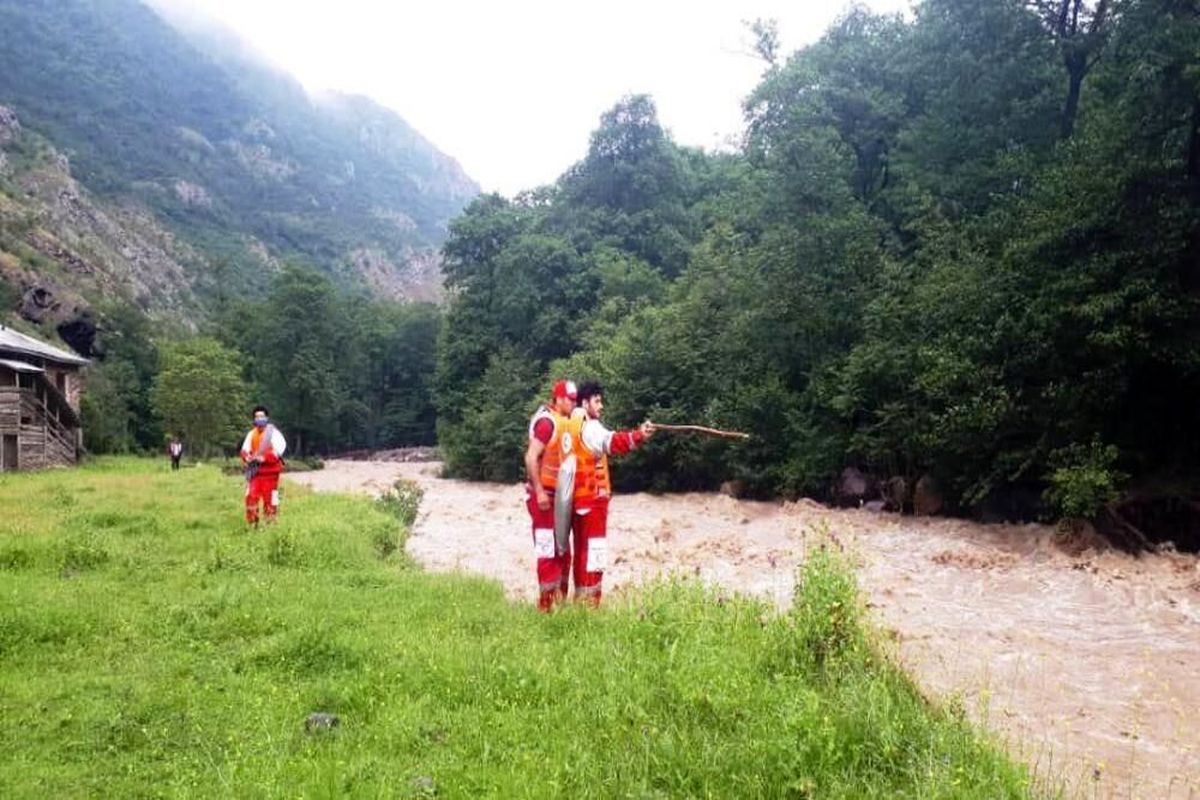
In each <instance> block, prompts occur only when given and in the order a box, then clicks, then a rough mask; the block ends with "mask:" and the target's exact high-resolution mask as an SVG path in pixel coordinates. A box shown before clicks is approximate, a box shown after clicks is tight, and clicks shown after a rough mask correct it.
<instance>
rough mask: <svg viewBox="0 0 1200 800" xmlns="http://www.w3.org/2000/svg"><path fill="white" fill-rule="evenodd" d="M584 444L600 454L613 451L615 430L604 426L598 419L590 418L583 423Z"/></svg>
mask: <svg viewBox="0 0 1200 800" xmlns="http://www.w3.org/2000/svg"><path fill="white" fill-rule="evenodd" d="M580 435H581V436H582V437H583V446H584V447H586V448H587V449H588V450H591V451H592V452H593V453H595V454H596V455H598V456H602V455H604V454H606V453H610V452H612V437H613V432H612V431H610V430H609V429H608V428H606V427H604V423H602V422H601V421H600V420H598V419H589V420H588V421H587V422H585V423H583V431H582V433H581V434H580Z"/></svg>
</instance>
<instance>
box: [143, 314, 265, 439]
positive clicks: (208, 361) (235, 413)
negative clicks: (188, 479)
mask: <svg viewBox="0 0 1200 800" xmlns="http://www.w3.org/2000/svg"><path fill="white" fill-rule="evenodd" d="M240 361H241V358H240V356H239V354H238V353H237V352H236V351H233V350H230V349H229V348H227V347H225V346H223V345H222V344H221V343H220V342H218V341H217V340H215V339H211V338H205V337H201V338H196V339H189V340H186V341H182V342H176V343H172V344H169V345H167V346H166V347H165V348H164V349H163V366H162V370H161V371H160V372H159V373H158V375H157V376H156V377H155V379H154V389H153V392H152V399H153V402H154V408H155V410H156V411H157V412H158V414H159V416H160V417H161V418H162V420H163V423H164V425H165V426H166V428H167V429H168V430H170V431H171V432H172V433H175V434H178V435H179V436H181V437H182V438H183V440H184V441H185V442H187V443H188V446H189V447H191V448H192V450H193V451H194V452H197V453H199V454H200V455H202V456H205V457H207V456H210V455H212V454H213V453H214V452H218V451H219V450H220V449H222V448H228V447H230V446H231V445H236V444H238V434H239V433H240V431H241V428H242V425H241V421H242V420H244V419H245V417H246V411H247V400H246V387H245V384H244V383H243V382H242V376H241V372H242V365H241V363H240Z"/></svg>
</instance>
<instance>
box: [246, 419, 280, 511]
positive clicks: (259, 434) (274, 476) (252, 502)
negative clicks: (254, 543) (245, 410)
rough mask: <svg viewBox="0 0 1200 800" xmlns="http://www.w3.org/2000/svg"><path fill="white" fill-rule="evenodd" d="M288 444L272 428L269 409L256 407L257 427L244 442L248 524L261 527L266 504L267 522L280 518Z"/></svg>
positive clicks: (255, 425) (247, 435)
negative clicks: (281, 478) (260, 510)
mask: <svg viewBox="0 0 1200 800" xmlns="http://www.w3.org/2000/svg"><path fill="white" fill-rule="evenodd" d="M286 449H287V441H286V440H284V438H283V434H282V433H280V432H279V429H278V428H276V427H275V426H274V425H272V424H271V420H270V417H269V416H268V413H267V407H266V406H255V407H254V427H253V428H251V429H250V432H249V433H247V434H246V439H245V441H243V442H242V464H244V465H245V467H246V522H247V523H249V524H250V525H253V526H254V527H256V528H257V527H258V505H259V501H261V502H262V505H263V511H264V512H265V514H266V517H267V522H274V521H275V518H276V516H277V515H278V514H279V474H280V473H281V472H283V453H284V451H285V450H286Z"/></svg>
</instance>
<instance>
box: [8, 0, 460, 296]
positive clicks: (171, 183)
mask: <svg viewBox="0 0 1200 800" xmlns="http://www.w3.org/2000/svg"><path fill="white" fill-rule="evenodd" d="M0 30H3V31H4V32H5V33H4V39H5V43H4V46H3V47H2V48H0V105H5V106H9V107H10V108H11V109H13V110H14V111H15V113H16V115H17V117H18V118H19V119H20V122H21V124H22V125H23V128H24V131H25V132H26V134H30V133H32V134H35V135H37V136H39V137H44V138H45V140H46V141H47V142H48V143H49V144H50V145H53V147H54V148H56V149H57V150H59V151H61V152H62V153H64V154H65V155H66V156H67V158H68V159H69V163H70V173H71V175H73V176H74V178H75V179H76V180H78V181H79V183H80V184H82V186H83V187H84V189H85V190H86V192H88V193H90V195H91V196H92V197H93V198H94V202H95V204H97V205H98V206H100V207H105V208H110V209H116V208H119V209H122V210H123V212H122V213H127V214H132V215H134V216H137V215H143V216H144V217H145V218H148V219H149V221H150V222H151V223H152V224H154V225H155V226H159V227H161V228H165V229H167V230H169V231H170V232H171V233H173V234H175V235H177V236H178V238H179V240H180V243H181V244H182V245H184V246H185V247H184V248H183V249H184V250H186V251H187V253H186V255H181V256H179V257H178V260H177V261H176V262H175V263H176V265H177V267H178V270H175V272H176V274H175V275H173V276H172V278H171V281H175V280H177V279H179V278H181V277H182V278H183V279H185V280H186V281H187V284H188V285H187V286H186V287H184V288H181V289H178V290H175V291H170V292H165V293H161V292H152V293H150V295H149V296H148V297H145V298H144V304H145V305H146V306H147V308H148V309H149V310H166V309H168V308H170V307H172V306H182V307H186V308H188V309H190V310H189V311H188V313H189V314H191V315H193V316H202V315H203V306H204V303H205V302H206V299H207V298H209V297H211V296H212V295H213V293H214V292H215V290H216V288H217V284H218V283H219V284H220V288H221V289H222V291H229V290H233V291H255V290H257V289H258V288H259V287H261V286H262V285H263V284H264V282H265V278H266V274H267V273H268V272H269V267H270V266H271V265H274V264H277V263H278V262H279V261H280V260H283V259H288V258H299V259H301V260H304V261H308V262H310V263H313V264H314V265H316V266H317V267H318V268H321V269H323V270H325V271H327V272H329V273H331V274H333V275H335V276H336V277H337V278H338V279H339V280H341V281H342V282H343V283H345V284H348V285H359V286H366V287H368V288H370V289H372V290H374V291H375V292H376V293H380V294H384V295H388V296H407V297H420V298H429V297H434V296H436V295H437V294H438V292H439V291H440V275H439V272H438V269H437V266H438V265H437V258H436V252H437V248H438V246H439V245H440V243H441V241H442V239H443V238H444V235H445V230H446V225H447V222H448V220H449V219H450V218H451V217H453V216H454V215H455V214H456V213H457V212H458V211H459V210H460V209H461V208H462V207H463V205H464V204H465V203H466V202H468V201H469V200H470V198H471V197H473V196H474V195H475V194H477V192H478V187H477V186H476V185H475V184H474V183H473V182H472V181H471V180H470V179H469V178H468V177H467V176H466V175H465V174H464V173H463V172H462V170H461V168H459V167H458V165H457V164H456V163H455V162H454V161H453V160H452V159H450V158H448V157H447V156H445V155H444V154H442V153H440V152H439V151H438V150H437V149H436V148H435V147H433V146H432V145H431V144H430V143H429V142H427V141H426V140H424V139H423V138H422V137H421V136H420V134H418V133H417V132H416V131H414V130H413V129H412V128H411V127H409V126H408V125H407V124H406V123H405V122H404V121H403V120H402V119H400V118H399V117H398V116H397V115H395V114H394V113H392V112H390V111H388V110H387V109H384V108H382V107H380V106H378V105H377V104H375V103H373V102H371V101H369V100H365V99H363V98H349V97H344V96H333V97H330V98H321V99H316V100H314V99H313V98H310V97H309V96H308V95H307V94H306V93H305V92H304V91H303V89H302V87H300V85H299V84H298V83H296V82H295V81H293V80H291V79H290V78H288V77H287V76H285V75H282V74H281V73H278V72H276V71H274V70H272V69H270V68H268V67H266V66H264V65H262V64H261V63H256V62H254V61H253V59H251V58H246V57H234V56H232V55H231V54H232V53H234V52H235V51H234V49H233V48H230V47H224V48H223V49H222V48H221V47H218V46H215V45H217V44H219V42H218V41H217V40H216V39H215V38H212V37H210V43H212V44H214V47H212V48H209V47H206V46H205V41H204V40H203V39H200V38H196V37H190V38H189V37H188V36H185V35H183V34H181V33H180V32H178V30H177V29H176V28H174V27H172V26H171V25H169V24H168V23H167V22H166V21H164V20H163V19H162V18H161V17H159V16H158V15H157V14H156V13H155V12H154V11H152V10H151V9H150V8H148V7H146V6H144V5H142V4H140V3H137V2H134V0H62V2H56V3H53V4H49V3H44V2H34V1H32V0H0ZM10 146H11V143H10ZM10 166H11V165H10ZM11 171H12V170H11V169H10V172H11ZM10 177H11V176H10ZM28 199H29V198H28V197H27V196H25V195H24V194H23V193H22V192H20V191H18V192H15V193H14V194H10V196H9V205H10V206H11V205H12V204H13V203H26V202H28ZM39 208H40V206H39ZM10 210H11V209H10ZM43 212H44V208H43V209H42V210H41V211H39V210H38V209H37V208H34V209H30V210H28V213H30V214H33V215H34V216H37V215H39V214H41V215H42V216H40V217H38V218H39V219H40V220H41V221H42V222H43V223H44V224H46V225H49V226H50V227H51V233H55V234H56V235H57V233H59V232H56V231H54V230H53V222H54V221H53V220H50V219H48V218H46V217H45V215H44V213H43ZM82 235H83V238H85V239H94V238H96V236H97V235H98V236H99V238H101V239H103V238H104V235H103V234H96V232H95V231H91V232H86V233H85V234H82ZM64 238H70V235H67V234H65V233H64ZM20 266H21V268H22V269H23V270H24V271H25V272H31V271H33V272H37V271H38V270H37V269H36V268H35V265H31V264H29V263H23V264H22V265H20ZM10 267H11V265H10ZM9 272H10V273H15V270H13V269H10V270H9ZM21 288H22V289H23V290H27V288H28V287H26V286H24V285H22V287H21ZM83 289H84V292H83V293H84V294H85V295H86V294H87V290H88V287H86V286H84V287H83Z"/></svg>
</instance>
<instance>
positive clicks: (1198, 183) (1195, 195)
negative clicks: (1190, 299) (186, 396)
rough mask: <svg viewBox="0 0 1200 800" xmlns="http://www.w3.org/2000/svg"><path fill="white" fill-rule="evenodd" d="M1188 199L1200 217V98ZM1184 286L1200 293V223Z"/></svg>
mask: <svg viewBox="0 0 1200 800" xmlns="http://www.w3.org/2000/svg"><path fill="white" fill-rule="evenodd" d="M1187 185H1188V198H1189V199H1190V200H1191V205H1192V217H1193V220H1195V218H1196V217H1198V216H1200V96H1196V97H1193V98H1192V131H1191V134H1190V135H1189V137H1188V156H1187ZM1182 278H1183V286H1184V288H1185V289H1187V290H1188V291H1190V292H1196V291H1200V222H1196V221H1193V222H1192V230H1191V235H1190V236H1189V237H1188V248H1187V252H1186V253H1184V256H1183V275H1182Z"/></svg>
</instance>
